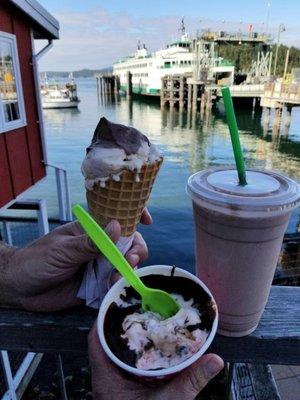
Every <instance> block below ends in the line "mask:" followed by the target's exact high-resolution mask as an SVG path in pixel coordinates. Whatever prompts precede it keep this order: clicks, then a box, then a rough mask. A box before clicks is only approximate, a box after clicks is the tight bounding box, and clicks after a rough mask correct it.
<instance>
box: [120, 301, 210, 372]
mask: <svg viewBox="0 0 300 400" xmlns="http://www.w3.org/2000/svg"><path fill="white" fill-rule="evenodd" d="M172 296H173V297H174V298H176V300H177V301H178V303H179V305H180V310H179V311H178V313H177V314H175V315H174V316H172V317H171V318H167V319H163V318H162V317H161V316H160V315H159V314H156V313H152V312H149V311H147V312H142V313H140V312H134V313H133V314H130V315H127V317H126V318H125V319H124V321H123V324H122V328H123V331H124V334H123V335H122V336H121V337H122V338H123V339H125V340H126V341H127V345H128V347H129V349H130V350H133V351H135V353H136V355H137V361H136V367H137V368H139V369H145V370H149V369H160V368H168V367H172V366H174V365H177V364H179V363H181V362H183V361H185V360H186V359H187V358H189V357H191V356H192V355H193V354H195V353H196V352H197V351H198V350H199V349H200V348H201V347H202V346H203V344H204V343H205V341H206V339H207V337H208V332H207V331H206V330H202V329H200V324H201V316H200V313H199V311H198V309H197V308H196V307H194V306H193V303H194V301H193V299H191V300H189V301H185V300H184V299H183V297H182V296H181V295H178V294H172ZM129 304H130V303H126V302H124V301H121V302H119V304H118V305H119V306H120V307H125V306H126V305H127V306H128V305H129Z"/></svg>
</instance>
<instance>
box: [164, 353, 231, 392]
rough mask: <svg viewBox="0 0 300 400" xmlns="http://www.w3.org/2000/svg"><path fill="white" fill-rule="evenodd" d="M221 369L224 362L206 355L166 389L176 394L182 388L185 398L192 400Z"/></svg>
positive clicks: (214, 355) (212, 355)
mask: <svg viewBox="0 0 300 400" xmlns="http://www.w3.org/2000/svg"><path fill="white" fill-rule="evenodd" d="M223 368H224V362H223V360H222V359H221V358H220V357H219V356H217V355H216V354H206V355H204V356H203V357H201V358H200V359H199V360H198V361H197V362H195V363H194V364H193V365H192V366H191V367H190V368H188V369H187V370H185V371H183V372H182V373H181V374H180V375H178V377H176V379H174V380H172V381H171V382H170V383H168V384H167V385H168V388H166V389H168V390H169V391H171V392H173V393H174V394H176V393H178V391H179V392H180V390H181V389H182V388H183V387H184V388H185V392H186V394H187V397H186V398H191V399H194V398H195V397H196V395H197V394H198V393H199V392H200V391H201V390H202V389H203V388H204V387H205V386H206V385H207V384H208V382H209V381H210V380H211V379H213V378H214V377H215V376H216V375H217V374H218V373H219V372H220V371H221V370H222V369H223ZM175 398H176V396H175Z"/></svg>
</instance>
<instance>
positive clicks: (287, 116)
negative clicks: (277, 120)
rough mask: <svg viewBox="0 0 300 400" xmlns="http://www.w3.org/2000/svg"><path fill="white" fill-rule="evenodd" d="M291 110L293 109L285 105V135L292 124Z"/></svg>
mask: <svg viewBox="0 0 300 400" xmlns="http://www.w3.org/2000/svg"><path fill="white" fill-rule="evenodd" d="M292 108H293V107H292V106H291V105H287V107H286V113H285V121H284V125H285V132H286V134H288V131H289V129H290V125H291V122H292Z"/></svg>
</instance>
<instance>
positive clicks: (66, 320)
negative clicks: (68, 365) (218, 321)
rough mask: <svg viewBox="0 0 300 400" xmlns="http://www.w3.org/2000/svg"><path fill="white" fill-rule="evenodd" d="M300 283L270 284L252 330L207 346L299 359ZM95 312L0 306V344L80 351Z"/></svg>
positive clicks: (232, 354)
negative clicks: (51, 311)
mask: <svg viewBox="0 0 300 400" xmlns="http://www.w3.org/2000/svg"><path fill="white" fill-rule="evenodd" d="M299 307H300V289H299V288H297V287H279V286H274V287H273V288H272V290H271V295H270V299H269V302H268V304H267V307H266V310H265V312H264V315H263V317H262V320H261V322H260V324H259V327H258V328H257V329H256V331H255V332H254V333H253V334H251V335H249V336H246V337H244V338H226V337H222V336H217V337H216V339H215V340H214V342H213V344H212V346H211V347H210V349H209V351H210V352H212V351H214V352H216V353H218V354H219V355H220V356H221V357H223V358H224V359H225V360H227V361H230V362H248V363H261V364H286V365H300V318H299ZM96 315H97V312H96V311H95V310H91V309H87V308H84V309H76V310H68V311H64V312H60V313H55V314H41V313H29V312H24V311H19V310H7V309H6V310H5V309H1V310H0V348H1V349H7V350H21V351H35V352H41V353H44V352H72V351H76V352H85V351H86V349H87V342H86V337H87V334H88V332H89V329H90V328H91V326H92V325H93V322H94V320H95V318H96Z"/></svg>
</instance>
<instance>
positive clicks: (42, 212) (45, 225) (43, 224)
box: [37, 200, 49, 236]
mask: <svg viewBox="0 0 300 400" xmlns="http://www.w3.org/2000/svg"><path fill="white" fill-rule="evenodd" d="M37 218H38V227H39V235H40V236H44V235H46V234H47V233H49V221H48V213H47V204H46V201H45V200H40V201H39V209H38V210H37Z"/></svg>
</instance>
